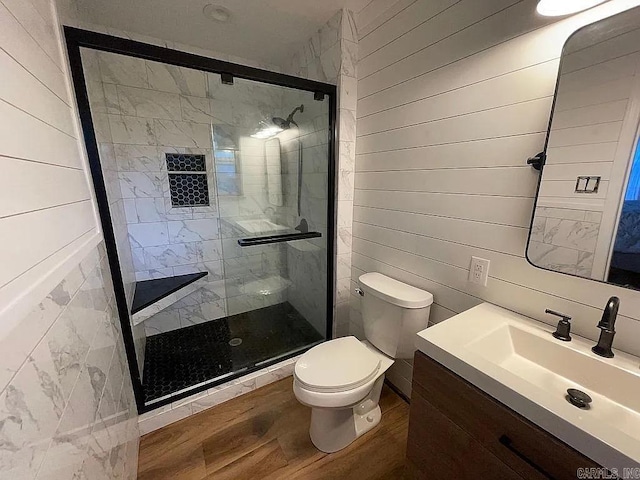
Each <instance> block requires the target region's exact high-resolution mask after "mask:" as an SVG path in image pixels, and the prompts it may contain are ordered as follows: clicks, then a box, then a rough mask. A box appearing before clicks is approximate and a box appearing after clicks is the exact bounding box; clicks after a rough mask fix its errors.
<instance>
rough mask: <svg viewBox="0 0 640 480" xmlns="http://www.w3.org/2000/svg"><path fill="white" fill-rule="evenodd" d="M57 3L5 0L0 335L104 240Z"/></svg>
mask: <svg viewBox="0 0 640 480" xmlns="http://www.w3.org/2000/svg"><path fill="white" fill-rule="evenodd" d="M61 47H62V45H61V41H60V32H59V25H58V21H57V18H56V17H55V10H54V7H53V5H52V3H51V0H0V69H1V70H2V82H0V163H1V164H2V174H1V175H0V238H1V239H2V249H0V265H2V268H0V336H2V335H4V334H6V333H7V332H9V331H10V330H11V329H12V328H14V327H15V326H16V325H17V324H18V323H19V322H20V321H21V320H22V315H23V314H25V313H26V312H28V311H29V310H30V309H31V308H32V307H33V305H35V304H37V303H38V302H40V301H41V300H42V298H43V297H44V295H47V294H48V293H49V292H50V291H51V290H52V289H53V288H54V287H55V286H56V285H57V284H58V283H59V282H60V281H61V280H62V279H63V278H64V276H65V275H66V274H68V273H69V271H70V265H77V264H78V263H79V262H80V261H81V260H82V258H83V256H84V254H86V252H87V251H89V249H91V248H94V247H95V246H96V245H97V243H98V240H99V238H100V237H99V233H98V229H97V223H96V217H95V207H94V204H93V201H92V195H91V189H90V187H89V184H88V178H87V172H86V166H85V160H84V158H83V155H82V145H81V143H80V142H79V140H78V137H79V136H78V126H77V117H76V114H75V112H74V110H73V108H72V106H71V105H72V103H71V102H70V100H69V92H70V88H69V84H68V82H69V79H68V78H67V74H66V72H67V66H66V65H65V63H64V61H63V56H62V48H61Z"/></svg>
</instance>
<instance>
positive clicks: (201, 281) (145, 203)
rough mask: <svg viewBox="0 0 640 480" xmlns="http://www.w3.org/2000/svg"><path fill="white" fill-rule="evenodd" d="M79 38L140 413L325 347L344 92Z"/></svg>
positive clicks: (84, 112)
mask: <svg viewBox="0 0 640 480" xmlns="http://www.w3.org/2000/svg"><path fill="white" fill-rule="evenodd" d="M66 35H67V39H68V47H69V56H70V59H71V65H72V72H73V78H74V85H75V89H76V95H77V98H78V103H79V109H80V112H81V120H82V124H83V129H84V134H85V140H86V144H87V151H88V153H89V158H90V163H91V171H92V176H93V180H94V185H95V191H96V196H97V200H98V204H99V209H100V217H101V220H102V225H103V230H104V234H105V240H106V243H107V246H108V253H109V260H110V265H111V268H112V270H113V274H114V288H115V291H116V294H117V297H118V309H119V313H120V316H121V319H122V327H123V336H124V338H125V339H127V342H126V343H127V350H128V351H127V353H128V356H129V360H130V368H131V371H132V376H133V378H134V386H135V387H136V390H137V392H136V395H137V401H138V406H139V409H140V410H141V411H145V410H150V409H152V408H156V407H158V406H161V405H164V404H166V403H169V402H172V401H175V400H176V399H178V398H181V397H184V396H187V395H191V394H193V393H196V392H198V391H201V390H204V389H206V388H209V387H211V386H214V385H217V384H220V383H222V382H226V381H229V380H231V379H233V378H236V377H240V376H242V375H245V374H247V373H250V372H251V371H254V370H257V369H260V368H264V367H265V366H268V365H270V364H273V363H275V362H277V361H281V360H283V359H285V358H288V357H291V356H294V355H296V354H299V353H301V352H302V351H304V350H306V349H308V348H310V347H311V346H313V345H315V344H317V343H318V342H322V341H324V340H325V339H327V338H328V337H329V336H330V332H331V316H332V304H333V298H332V291H333V288H332V287H331V286H332V277H333V274H332V269H333V266H332V265H333V262H332V261H331V259H332V258H333V241H332V239H333V238H334V234H333V221H334V219H333V205H334V186H333V184H334V142H335V140H334V129H335V87H334V86H331V85H326V84H322V83H317V82H312V81H309V80H305V79H298V78H294V77H289V76H286V75H282V74H276V73H273V72H267V71H262V70H258V69H254V68H249V67H244V66H239V65H234V64H230V63H226V62H220V61H217V60H212V59H208V58H204V57H199V56H195V55H190V54H186V53H183V52H177V51H174V50H168V49H164V48H160V47H155V46H151V45H146V44H141V43H138V42H133V41H129V40H124V39H117V38H114V37H109V36H105V35H100V34H95V33H89V32H84V31H81V30H75V29H67V30H66ZM287 112H290V113H289V114H288V115H287ZM285 115H286V117H285Z"/></svg>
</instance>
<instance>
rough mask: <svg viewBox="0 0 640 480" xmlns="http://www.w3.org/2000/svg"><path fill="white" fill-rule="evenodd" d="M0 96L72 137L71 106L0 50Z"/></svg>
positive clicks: (73, 128) (73, 129)
mask: <svg viewBox="0 0 640 480" xmlns="http://www.w3.org/2000/svg"><path fill="white" fill-rule="evenodd" d="M0 70H1V71H2V82H0V98H2V99H3V100H4V101H5V102H7V103H10V104H11V105H14V106H16V107H18V108H19V109H21V110H23V111H25V112H29V113H30V114H31V115H33V116H34V117H37V118H39V119H40V120H42V121H43V122H46V123H47V124H49V125H51V126H52V127H54V128H56V129H58V130H60V131H62V132H64V133H66V134H67V135H70V136H73V135H74V134H75V126H74V124H73V120H72V116H71V109H70V108H69V105H67V104H66V103H64V102H63V101H62V100H61V99H60V98H59V97H57V96H56V94H55V93H53V92H52V91H51V90H50V89H48V88H47V87H45V86H44V85H43V84H42V83H41V82H40V81H39V80H38V79H37V78H36V77H34V76H33V74H31V73H30V72H29V71H28V70H26V69H25V68H24V67H22V65H20V64H19V63H17V62H16V61H15V60H14V59H13V58H11V57H10V56H9V55H8V54H7V53H6V52H4V51H2V50H0Z"/></svg>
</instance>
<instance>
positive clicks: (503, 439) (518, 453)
mask: <svg viewBox="0 0 640 480" xmlns="http://www.w3.org/2000/svg"><path fill="white" fill-rule="evenodd" d="M498 441H499V442H500V443H501V444H502V445H504V446H505V447H507V448H508V449H509V450H511V452H513V453H514V454H515V455H516V456H517V457H518V458H520V459H521V460H523V461H524V462H526V463H527V464H528V465H529V466H530V467H532V468H535V469H536V470H537V471H538V472H540V473H541V474H542V475H544V476H545V477H546V478H548V479H549V480H556V478H555V477H554V476H553V475H551V474H549V473H547V471H546V470H544V469H543V468H542V467H541V466H539V465H538V464H536V463H535V462H534V461H533V460H531V459H530V458H528V457H527V456H526V455H525V454H524V453H522V452H521V451H520V450H518V449H517V448H516V447H514V446H513V441H512V440H511V439H510V438H509V437H507V436H506V435H502V436H501V437H500V439H499V440H498Z"/></svg>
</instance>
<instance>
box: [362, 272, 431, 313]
mask: <svg viewBox="0 0 640 480" xmlns="http://www.w3.org/2000/svg"><path fill="white" fill-rule="evenodd" d="M359 280H360V285H361V286H362V289H363V290H364V291H365V293H368V294H371V295H374V296H376V297H378V298H381V299H382V300H384V301H386V302H389V303H392V304H393V305H397V306H399V307H403V308H424V307H428V306H429V305H431V304H432V303H433V295H432V294H431V293H429V292H427V291H425V290H420V289H419V288H416V287H412V286H411V285H407V284H406V283H402V282H399V281H398V280H395V279H393V278H390V277H387V276H386V275H382V274H381V273H377V272H372V273H365V274H363V275H360V278H359Z"/></svg>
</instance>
